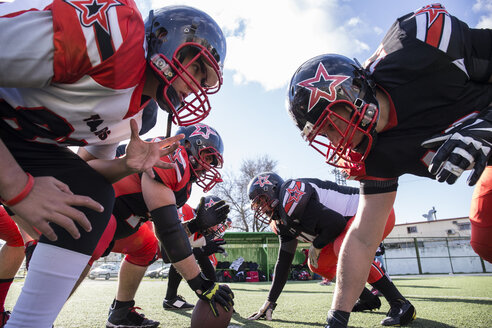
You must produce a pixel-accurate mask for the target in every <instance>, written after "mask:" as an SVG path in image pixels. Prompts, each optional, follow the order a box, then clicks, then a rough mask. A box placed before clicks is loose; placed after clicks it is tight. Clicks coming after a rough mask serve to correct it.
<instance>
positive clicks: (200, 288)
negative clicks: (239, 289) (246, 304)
mask: <svg viewBox="0 0 492 328" xmlns="http://www.w3.org/2000/svg"><path fill="white" fill-rule="evenodd" d="M188 285H189V286H190V287H191V289H193V290H194V291H195V294H196V295H197V296H198V298H201V299H202V300H204V301H206V302H208V304H210V307H211V309H212V313H213V314H214V316H216V317H218V316H219V311H218V310H217V303H218V304H219V305H221V306H222V307H223V308H224V309H225V310H226V311H227V312H229V311H230V309H231V307H232V306H233V305H234V301H233V298H234V293H233V292H232V290H231V289H230V288H229V286H227V285H219V284H216V283H215V282H213V281H211V280H208V279H207V278H205V277H204V276H203V274H202V273H200V274H199V275H198V276H196V277H195V278H193V279H191V280H188Z"/></svg>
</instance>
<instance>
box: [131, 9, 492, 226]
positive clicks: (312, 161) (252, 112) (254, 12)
mask: <svg viewBox="0 0 492 328" xmlns="http://www.w3.org/2000/svg"><path fill="white" fill-rule="evenodd" d="M434 2H436V1H434ZM136 3H137V5H138V7H139V9H140V10H141V12H142V16H143V18H144V19H145V18H146V17H147V15H148V11H149V9H151V8H154V9H155V8H160V7H162V6H166V5H171V4H183V5H189V6H193V7H196V8H199V9H201V10H203V11H205V12H207V13H208V14H209V15H211V16H212V17H213V18H214V19H215V20H216V21H217V23H218V24H219V25H220V26H221V27H222V29H223V31H224V34H225V35H226V37H227V47H228V48H227V58H226V60H225V76H224V85H223V87H222V89H221V91H220V92H219V93H218V94H216V95H213V96H211V97H210V100H211V103H212V107H213V109H212V112H211V114H210V115H209V117H207V118H206V119H205V121H204V123H206V124H209V125H210V126H212V127H214V128H216V129H217V131H218V132H219V133H220V135H221V136H222V138H223V139H224V144H225V151H224V161H225V163H224V164H225V166H224V170H227V171H232V172H234V171H237V170H238V169H239V167H240V165H241V162H242V160H243V159H246V158H248V159H251V158H255V157H257V156H261V155H263V154H268V155H269V156H270V157H271V158H273V159H275V160H277V161H278V173H279V174H280V175H281V176H282V177H284V178H297V177H317V178H321V179H326V180H334V176H333V175H332V173H331V171H332V168H331V167H330V166H329V165H327V164H325V163H324V160H323V158H322V157H321V156H320V155H319V154H318V153H316V151H315V150H314V149H312V148H311V147H308V145H307V143H305V142H304V141H303V140H302V139H301V137H300V133H299V130H298V129H297V128H296V127H295V126H294V124H293V123H292V121H291V119H290V118H289V117H288V115H287V112H286V109H285V98H286V97H285V94H286V88H287V85H288V83H289V80H290V78H291V77H292V74H293V73H294V71H295V70H296V69H297V68H298V67H299V66H300V65H301V64H302V63H303V62H304V61H306V60H308V59H309V58H311V57H314V56H317V55H320V54H323V53H340V54H343V55H346V56H348V57H355V58H357V59H358V60H359V61H360V62H364V60H365V59H366V58H368V57H369V56H370V55H371V54H372V52H373V51H375V50H376V48H377V46H378V44H379V42H380V40H381V39H382V38H383V36H384V34H385V33H386V30H387V29H388V28H389V27H390V25H391V24H392V23H393V22H394V21H395V19H396V18H397V17H400V16H402V15H404V14H406V13H408V12H411V11H414V10H415V9H417V8H420V7H421V6H423V5H426V4H430V3H433V2H431V1H428V2H427V1H415V0H407V1H396V0H371V1H367V0H366V1H364V0H352V1H350V0H267V1H265V0H263V1H259V0H248V1H236V0H216V1H214V0H208V1H203V0H202V1H197V0H190V1H187V0H180V1H172V0H154V1H150V0H136ZM441 3H442V4H443V5H444V6H445V7H446V8H447V10H448V11H449V12H450V13H451V14H452V15H455V16H457V17H459V18H460V19H462V20H463V21H465V22H466V23H468V25H469V26H471V27H489V28H491V27H492V0H452V1H441ZM159 120H160V123H158V125H157V126H156V127H155V128H154V129H152V130H151V132H150V133H149V134H148V136H157V135H163V134H165V121H166V118H165V116H164V115H162V116H160V117H159ZM173 131H176V127H174V128H173ZM467 177H468V172H465V175H464V176H462V177H461V178H460V179H459V180H458V182H457V183H456V184H454V185H452V186H449V185H445V184H444V185H443V184H441V183H438V182H436V181H433V180H430V179H424V178H420V177H416V176H410V175H408V176H403V177H401V178H400V187H399V190H398V195H397V199H396V203H395V211H396V216H397V221H396V222H397V223H405V222H415V221H422V220H425V219H424V218H423V217H422V214H424V213H427V211H428V210H429V209H431V208H432V207H433V206H435V208H436V210H437V213H436V215H437V218H438V219H446V218H456V217H463V216H468V211H469V206H470V200H471V196H472V192H473V188H472V187H468V186H467V185H466V178H467ZM349 185H353V186H358V183H356V182H349ZM212 193H213V190H212ZM202 195H203V194H202V193H201V190H200V188H197V187H195V188H194V192H193V195H192V197H191V198H190V201H189V203H190V205H192V206H195V205H196V204H198V201H199V198H200V197H201V196H202Z"/></svg>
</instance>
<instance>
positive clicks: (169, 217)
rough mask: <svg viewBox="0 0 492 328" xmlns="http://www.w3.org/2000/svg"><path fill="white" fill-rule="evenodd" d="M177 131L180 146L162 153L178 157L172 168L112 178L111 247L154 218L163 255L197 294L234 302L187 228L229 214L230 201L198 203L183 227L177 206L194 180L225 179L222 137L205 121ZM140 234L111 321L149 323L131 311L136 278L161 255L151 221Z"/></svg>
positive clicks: (209, 184) (206, 184) (119, 246)
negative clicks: (198, 257)
mask: <svg viewBox="0 0 492 328" xmlns="http://www.w3.org/2000/svg"><path fill="white" fill-rule="evenodd" d="M176 134H183V135H184V138H183V139H182V140H181V144H180V146H179V147H178V148H177V149H176V150H175V151H174V153H173V154H171V155H167V156H165V157H163V158H162V160H163V161H165V162H169V163H175V166H174V169H173V170H166V169H160V168H157V167H156V168H154V176H155V177H154V178H153V179H152V178H150V177H149V176H148V175H146V174H133V175H130V176H127V177H125V178H123V179H121V180H119V181H118V182H116V183H115V184H113V187H114V190H115V194H116V200H115V206H114V209H113V215H114V217H115V219H116V223H117V224H116V232H115V234H114V238H113V239H115V240H116V242H115V247H114V248H113V251H115V250H116V251H118V250H120V251H121V250H124V249H125V247H127V246H128V245H127V242H125V239H122V238H125V237H128V236H130V235H133V234H134V233H135V232H136V231H140V230H139V228H140V229H142V227H141V225H142V223H143V222H146V221H148V220H151V221H152V222H153V225H154V230H155V235H156V236H157V238H158V239H159V241H160V243H161V245H162V249H163V250H164V251H163V254H162V256H163V257H166V258H167V259H168V260H169V262H171V263H172V264H173V266H174V267H175V268H176V269H177V270H178V271H179V273H180V274H181V275H182V276H183V278H185V279H186V280H187V281H188V284H189V285H190V287H191V288H192V289H193V290H194V291H195V292H196V293H197V295H198V297H200V298H204V299H205V300H207V301H208V302H211V306H213V307H214V306H216V305H214V303H215V302H217V303H219V304H221V305H222V306H224V307H225V308H228V306H232V304H233V301H232V297H233V294H232V291H230V289H229V288H228V287H227V286H225V285H220V286H218V285H216V284H215V283H214V281H212V280H208V279H206V278H205V277H204V276H203V275H202V274H201V273H200V269H199V267H198V265H197V264H196V262H195V257H194V256H193V253H192V248H191V246H190V243H189V240H188V235H187V233H186V232H185V231H189V232H190V234H194V233H197V232H198V233H201V232H202V231H204V230H205V229H206V228H210V227H211V226H214V225H216V224H217V222H220V221H223V220H225V218H226V216H227V212H228V206H227V205H225V202H217V203H216V204H215V205H214V206H210V207H209V208H205V206H202V209H201V208H200V207H199V208H198V209H197V215H196V218H195V219H194V220H190V221H189V222H187V224H186V226H185V227H182V225H181V221H180V220H179V216H178V211H177V208H178V207H181V206H183V205H185V203H186V201H187V200H188V198H189V197H190V194H191V187H192V184H193V183H196V184H197V185H198V186H200V187H201V188H202V189H203V190H204V191H205V190H206V191H208V190H210V189H211V188H213V186H214V185H215V184H216V183H218V182H221V181H222V178H221V175H220V172H219V170H220V168H221V167H222V163H223V158H222V154H223V142H222V138H221V137H220V135H219V133H218V132H217V131H216V130H215V129H213V128H212V127H210V126H208V125H206V124H201V123H197V124H193V125H190V126H187V127H180V128H179V129H178V130H177V131H176ZM157 139H159V138H157ZM123 147H124V146H122V148H123ZM90 163H91V162H89V164H90ZM217 217H218V218H217ZM217 220H218V221H217ZM139 233H140V232H139ZM139 233H137V234H139ZM141 234H145V236H146V237H144V238H137V237H135V236H132V237H131V238H132V240H134V241H140V242H141V243H142V244H141V246H140V247H137V250H138V249H140V250H141V251H140V252H139V251H137V252H133V253H132V256H133V257H134V259H133V260H132V258H131V256H127V258H125V260H124V261H123V263H122V266H121V269H120V275H119V285H118V291H117V294H116V298H115V300H114V301H113V304H112V305H111V308H110V315H109V317H108V322H107V323H106V325H107V327H115V326H118V325H127V326H130V327H141V326H144V327H145V325H144V324H142V322H145V324H147V325H151V323H148V322H147V321H145V320H149V319H141V318H143V317H142V316H141V315H139V318H137V315H136V314H135V313H136V312H135V311H132V309H133V308H134V304H135V303H134V297H135V293H136V291H137V288H138V284H139V282H140V281H141V279H142V278H143V276H144V274H145V270H146V269H147V266H148V265H150V264H151V263H152V261H155V260H156V259H157V257H156V254H157V253H158V251H159V247H158V242H157V240H156V239H155V237H154V238H153V237H152V236H153V233H152V231H150V232H148V227H147V228H144V230H143V231H142V232H141ZM130 244H131V243H130ZM133 249H135V247H133ZM100 255H101V253H100V252H99V253H98V252H96V254H94V256H93V258H97V257H98V256H100ZM205 295H207V296H205ZM157 324H158V323H157Z"/></svg>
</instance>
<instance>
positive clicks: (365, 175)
mask: <svg viewBox="0 0 492 328" xmlns="http://www.w3.org/2000/svg"><path fill="white" fill-rule="evenodd" d="M491 43H492V30H490V29H472V28H469V27H468V26H467V24H466V23H465V22H463V21H461V20H459V19H458V18H456V17H454V16H452V15H450V14H449V13H448V12H447V10H446V9H445V8H444V6H442V5H440V4H432V5H427V6H424V7H422V8H420V9H418V10H416V11H414V12H410V13H408V14H406V15H404V16H402V17H400V18H398V19H397V20H396V22H395V23H394V24H393V25H392V26H391V28H390V30H389V31H388V33H387V34H386V36H385V37H384V39H383V41H382V43H381V44H380V46H379V47H378V48H377V50H376V52H375V53H374V54H373V55H372V56H371V57H370V58H369V59H368V60H367V61H366V62H365V63H364V65H363V66H362V65H360V64H359V63H358V62H357V61H355V60H351V59H349V58H347V57H344V56H340V55H334V54H326V55H320V56H317V57H314V58H311V59H309V60H308V61H306V62H305V63H304V64H302V65H301V66H300V67H299V68H298V69H297V71H296V72H295V74H294V75H293V77H292V80H291V82H290V85H289V91H288V112H289V114H290V116H291V117H292V119H293V120H294V122H295V124H296V125H297V127H298V128H299V129H300V130H301V131H302V134H303V136H304V138H305V139H306V140H307V141H308V142H309V144H310V145H311V146H313V147H314V148H315V149H316V150H317V151H319V152H320V153H321V154H322V155H323V156H324V157H325V160H326V162H327V163H328V164H331V165H334V166H338V167H342V168H344V169H345V171H346V173H347V175H348V176H349V177H350V178H353V179H357V180H359V181H360V185H361V202H360V204H361V207H360V210H359V211H358V212H357V217H356V222H355V224H353V225H352V228H351V229H350V230H349V233H348V234H347V241H346V242H345V243H344V248H343V250H342V254H343V256H342V258H341V260H340V265H339V270H338V273H337V275H338V279H337V281H340V283H337V286H336V289H335V297H334V298H333V304H332V311H330V312H329V316H328V326H327V327H331V328H333V327H346V322H348V319H349V312H350V310H351V309H352V306H353V304H354V302H355V300H356V298H357V296H358V291H359V290H360V288H361V287H362V284H363V282H364V280H365V278H366V276H367V272H368V270H369V267H370V263H371V261H372V258H373V256H374V253H375V251H376V248H377V247H378V244H379V242H380V240H379V238H378V236H380V235H381V234H382V232H383V230H384V226H385V222H386V219H387V217H388V214H389V213H390V211H391V209H392V206H393V203H394V201H395V197H396V191H397V187H398V177H399V176H401V175H403V174H414V175H418V176H423V177H428V178H432V179H436V180H438V181H439V182H444V181H446V182H447V183H449V184H452V183H454V182H455V181H456V179H457V178H458V177H459V176H460V175H461V174H462V173H463V171H465V170H467V169H472V171H471V173H470V175H469V178H468V184H469V185H471V186H472V185H474V184H477V186H476V188H475V191H474V195H473V199H472V206H471V213H470V219H471V226H472V237H471V245H472V247H473V249H474V250H475V252H476V253H477V254H479V255H480V256H481V257H482V258H484V259H486V260H487V261H489V262H491V261H492V239H490V235H491V234H492V215H490V213H491V212H492V209H491V206H492V202H491V199H490V198H491V197H492V192H491V188H492V181H491V179H492V168H491V167H490V166H488V165H489V159H490V148H491V146H492V108H491V107H490V103H491V101H492V93H491V92H490V90H491V84H490V82H491V81H492V76H491V73H492V61H491V59H492V48H491V47H490V46H489V45H490V44H491ZM477 181H478V183H477ZM341 322H343V323H341Z"/></svg>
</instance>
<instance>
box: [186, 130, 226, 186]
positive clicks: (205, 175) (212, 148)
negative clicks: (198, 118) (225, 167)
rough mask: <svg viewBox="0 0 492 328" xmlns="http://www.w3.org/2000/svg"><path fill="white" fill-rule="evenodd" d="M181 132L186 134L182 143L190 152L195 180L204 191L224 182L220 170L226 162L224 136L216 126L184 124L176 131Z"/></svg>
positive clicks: (189, 156)
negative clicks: (223, 157)
mask: <svg viewBox="0 0 492 328" xmlns="http://www.w3.org/2000/svg"><path fill="white" fill-rule="evenodd" d="M181 133H182V134H184V135H185V137H184V138H183V139H181V140H180V143H181V145H182V146H184V147H185V149H186V152H187V153H188V158H189V160H190V164H191V165H190V166H191V172H192V178H193V179H194V181H193V182H196V184H197V185H198V186H200V187H201V188H203V192H208V191H210V190H211V189H212V188H213V187H214V186H215V185H216V184H217V183H218V182H222V177H221V175H220V173H219V171H218V169H221V168H222V164H223V163H224V160H223V159H222V154H223V153H224V144H223V143H222V138H221V137H220V135H219V133H218V132H217V131H216V130H215V129H214V128H212V127H210V126H208V125H206V124H203V123H197V124H193V125H190V126H182V127H180V128H179V129H178V130H177V131H176V134H181Z"/></svg>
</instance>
